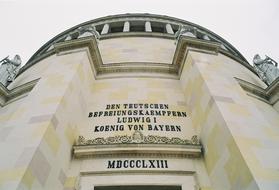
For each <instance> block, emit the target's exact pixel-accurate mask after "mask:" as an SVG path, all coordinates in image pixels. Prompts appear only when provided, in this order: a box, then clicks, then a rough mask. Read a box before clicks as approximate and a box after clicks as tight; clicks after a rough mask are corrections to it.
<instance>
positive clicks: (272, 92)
mask: <svg viewBox="0 0 279 190" xmlns="http://www.w3.org/2000/svg"><path fill="white" fill-rule="evenodd" d="M235 79H236V80H237V81H238V83H239V84H240V86H241V87H242V88H243V89H244V90H245V91H246V92H247V93H248V94H249V95H250V96H253V97H255V98H257V99H259V100H261V101H263V102H265V103H268V104H270V105H274V104H275V103H277V102H278V101H279V78H277V79H276V80H275V81H273V82H272V84H271V85H270V86H268V87H267V88H265V89H263V88H261V87H259V86H257V85H254V84H252V83H249V82H247V81H244V80H242V79H239V78H235Z"/></svg>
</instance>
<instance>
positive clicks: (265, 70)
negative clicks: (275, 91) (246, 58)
mask: <svg viewBox="0 0 279 190" xmlns="http://www.w3.org/2000/svg"><path fill="white" fill-rule="evenodd" d="M253 63H254V68H255V70H256V72H257V73H258V75H259V76H260V78H261V79H262V81H264V82H265V83H266V84H268V85H270V84H271V83H272V82H273V81H274V80H276V78H277V77H279V69H278V68H277V66H278V63H276V62H275V61H274V60H273V59H271V58H270V57H268V56H266V57H265V59H261V57H260V56H259V54H256V55H255V56H254V59H253Z"/></svg>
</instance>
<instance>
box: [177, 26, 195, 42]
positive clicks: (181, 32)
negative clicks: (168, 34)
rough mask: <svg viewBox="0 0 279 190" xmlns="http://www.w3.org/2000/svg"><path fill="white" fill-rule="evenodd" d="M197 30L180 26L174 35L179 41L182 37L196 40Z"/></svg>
mask: <svg viewBox="0 0 279 190" xmlns="http://www.w3.org/2000/svg"><path fill="white" fill-rule="evenodd" d="M196 33H197V29H196V28H195V27H193V28H190V27H189V26H182V25H180V26H179V29H178V31H177V32H176V33H175V34H174V37H175V39H176V40H177V41H178V40H179V38H180V36H188V37H192V38H196V37H197V36H196Z"/></svg>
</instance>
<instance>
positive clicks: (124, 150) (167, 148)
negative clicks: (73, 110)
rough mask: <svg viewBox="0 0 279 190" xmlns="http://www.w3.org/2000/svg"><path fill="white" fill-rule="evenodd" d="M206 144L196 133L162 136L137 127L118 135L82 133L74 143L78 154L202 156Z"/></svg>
mask: <svg viewBox="0 0 279 190" xmlns="http://www.w3.org/2000/svg"><path fill="white" fill-rule="evenodd" d="M201 149H202V146H201V144H200V142H199V140H198V138H197V136H196V135H194V136H193V137H192V138H191V140H187V139H180V138H168V137H161V136H152V135H148V136H143V135H142V134H141V133H140V132H139V131H136V132H135V133H134V134H133V135H132V136H127V135H124V136H114V137H107V138H96V139H92V140H91V139H90V140H86V139H85V138H84V137H83V136H79V139H78V141H77V143H76V145H74V146H73V154H74V157H75V158H88V157H113V156H115V155H119V156H125V157H133V156H148V157H183V158H185V157H187V158H199V157H201V152H202V150H201Z"/></svg>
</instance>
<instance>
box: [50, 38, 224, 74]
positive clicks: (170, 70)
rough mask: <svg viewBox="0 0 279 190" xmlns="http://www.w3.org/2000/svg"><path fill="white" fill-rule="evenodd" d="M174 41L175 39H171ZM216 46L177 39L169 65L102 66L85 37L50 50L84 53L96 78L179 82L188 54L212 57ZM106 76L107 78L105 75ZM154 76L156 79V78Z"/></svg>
mask: <svg viewBox="0 0 279 190" xmlns="http://www.w3.org/2000/svg"><path fill="white" fill-rule="evenodd" d="M174 42H175V40H174ZM220 45H221V44H220V43H216V42H211V41H204V40H199V39H196V38H191V37H185V36H183V37H181V38H180V39H179V41H178V42H177V46H176V50H175V54H174V58H173V61H172V64H166V63H151V62H148V63H147V62H138V63H133V64H130V63H112V64H103V61H102V57H101V54H100V51H99V48H98V42H97V40H96V38H95V37H86V38H81V39H76V40H71V41H66V42H61V43H57V44H55V46H54V51H55V52H56V53H57V54H58V55H63V54H69V53H74V52H77V51H84V50H85V51H87V53H88V57H89V59H90V61H91V68H92V70H93V73H94V77H95V78H96V79H100V78H119V77H123V74H129V73H130V74H131V73H132V75H133V76H136V75H137V74H138V73H143V74H144V75H147V76H149V77H152V76H154V74H161V76H162V77H164V78H174V79H179V78H180V74H181V71H182V68H183V65H184V61H185V58H186V57H187V54H188V52H189V51H198V52H202V53H209V54H214V55H216V54H217V53H218V52H219V50H220V49H221V48H220ZM108 74H109V75H108ZM157 77H158V76H157Z"/></svg>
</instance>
